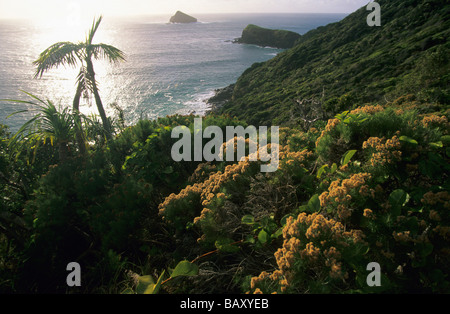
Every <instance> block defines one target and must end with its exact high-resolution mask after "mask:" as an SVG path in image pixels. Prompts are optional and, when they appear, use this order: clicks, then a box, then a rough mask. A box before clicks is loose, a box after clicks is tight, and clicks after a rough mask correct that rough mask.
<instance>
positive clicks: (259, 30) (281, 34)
mask: <svg viewBox="0 0 450 314" xmlns="http://www.w3.org/2000/svg"><path fill="white" fill-rule="evenodd" d="M300 37H301V36H300V34H297V33H295V32H291V31H287V30H278V29H267V28H263V27H260V26H257V25H253V24H250V25H248V26H247V27H246V28H245V29H244V30H243V31H242V37H241V38H238V39H236V41H235V42H237V43H241V44H251V45H258V46H263V47H274V48H282V49H286V48H292V47H293V46H294V45H295V43H296V41H297V40H298V39H299V38H300Z"/></svg>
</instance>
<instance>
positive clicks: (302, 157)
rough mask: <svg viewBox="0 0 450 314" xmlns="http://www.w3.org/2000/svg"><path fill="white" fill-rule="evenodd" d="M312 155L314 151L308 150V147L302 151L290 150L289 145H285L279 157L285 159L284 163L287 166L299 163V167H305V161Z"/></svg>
mask: <svg viewBox="0 0 450 314" xmlns="http://www.w3.org/2000/svg"><path fill="white" fill-rule="evenodd" d="M313 156H314V153H313V152H311V151H309V150H308V149H304V150H302V151H294V152H292V151H290V149H289V147H287V146H285V147H283V149H282V150H281V151H280V159H282V160H286V164H287V165H288V166H290V165H294V164H299V165H300V167H303V168H305V167H306V164H305V162H306V161H307V160H308V159H310V158H311V157H313Z"/></svg>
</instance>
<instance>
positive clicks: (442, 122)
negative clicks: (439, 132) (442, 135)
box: [422, 114, 450, 129]
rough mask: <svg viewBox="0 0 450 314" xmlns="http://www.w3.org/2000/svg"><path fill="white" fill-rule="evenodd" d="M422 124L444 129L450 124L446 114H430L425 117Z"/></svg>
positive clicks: (427, 126)
mask: <svg viewBox="0 0 450 314" xmlns="http://www.w3.org/2000/svg"><path fill="white" fill-rule="evenodd" d="M422 124H423V125H424V126H425V127H426V128H430V127H442V128H444V129H448V128H449V126H450V124H449V123H448V119H447V117H446V116H438V115H435V114H433V115H429V116H426V117H424V118H423V120H422Z"/></svg>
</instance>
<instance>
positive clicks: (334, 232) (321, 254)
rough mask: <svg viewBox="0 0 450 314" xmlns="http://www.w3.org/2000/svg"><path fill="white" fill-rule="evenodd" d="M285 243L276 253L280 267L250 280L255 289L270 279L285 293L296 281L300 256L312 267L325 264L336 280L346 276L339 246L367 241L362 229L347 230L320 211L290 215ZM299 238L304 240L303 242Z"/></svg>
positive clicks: (320, 266)
mask: <svg viewBox="0 0 450 314" xmlns="http://www.w3.org/2000/svg"><path fill="white" fill-rule="evenodd" d="M283 237H284V242H283V246H282V247H281V248H280V249H278V250H277V252H276V253H275V254H274V256H275V259H276V262H277V265H278V269H277V270H276V271H274V272H273V273H272V274H271V275H269V274H268V273H267V272H262V273H261V275H260V276H258V277H254V278H252V280H251V288H252V290H254V289H257V285H258V284H259V283H261V282H262V281H264V280H267V279H270V280H272V281H274V282H277V283H278V284H279V285H280V289H281V292H285V291H286V290H287V289H288V288H289V287H290V286H291V285H292V284H293V281H294V274H295V272H296V271H299V270H296V269H295V267H296V266H295V261H296V260H297V259H301V260H303V261H304V262H306V263H307V265H308V267H310V268H317V269H320V268H322V267H323V265H325V266H326V267H327V268H328V269H329V273H328V275H329V276H330V277H331V278H333V279H345V278H347V276H348V274H347V273H346V272H345V271H344V270H343V267H342V259H341V253H340V252H339V250H338V247H347V246H349V245H350V244H349V243H365V242H364V240H363V238H364V235H363V233H362V232H361V231H359V230H352V231H345V228H344V226H343V225H342V223H340V222H338V221H335V220H333V219H327V218H326V217H325V216H323V215H322V214H320V213H313V214H306V213H301V214H300V215H298V216H297V218H294V217H289V218H288V219H287V222H286V226H285V228H284V229H283ZM300 239H304V240H303V241H301V240H300Z"/></svg>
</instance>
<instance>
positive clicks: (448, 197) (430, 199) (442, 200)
mask: <svg viewBox="0 0 450 314" xmlns="http://www.w3.org/2000/svg"><path fill="white" fill-rule="evenodd" d="M421 201H422V203H423V204H425V205H431V206H435V205H437V204H442V205H443V206H444V208H445V209H450V193H448V192H447V191H442V192H437V193H433V192H432V191H430V192H427V193H425V194H424V195H423V198H422V200H421Z"/></svg>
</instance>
